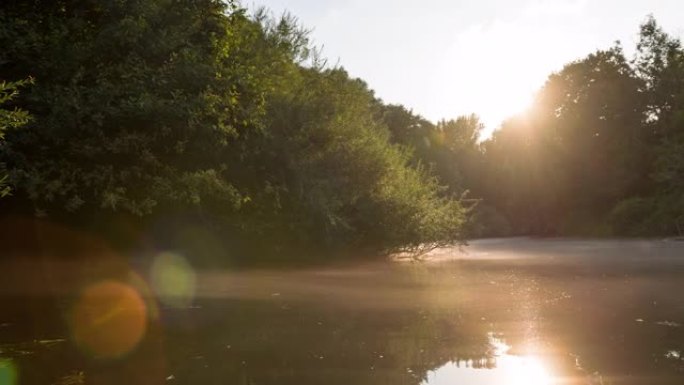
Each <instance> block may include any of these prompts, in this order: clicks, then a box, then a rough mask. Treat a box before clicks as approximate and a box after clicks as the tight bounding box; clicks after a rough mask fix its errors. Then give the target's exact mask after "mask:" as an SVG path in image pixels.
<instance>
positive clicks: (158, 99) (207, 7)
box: [0, 0, 684, 260]
mask: <svg viewBox="0 0 684 385" xmlns="http://www.w3.org/2000/svg"><path fill="white" fill-rule="evenodd" d="M0 43H1V45H2V47H3V50H2V51H1V52H0V79H8V80H9V79H31V81H30V83H32V84H30V85H28V84H24V83H22V82H20V83H2V86H1V87H0V103H3V106H4V107H3V108H4V109H1V110H0V130H1V131H0V132H5V131H6V136H5V139H6V140H5V142H3V144H2V146H1V147H0V163H1V164H2V165H3V166H2V167H3V168H2V170H3V171H2V175H0V177H1V178H3V179H2V181H5V180H7V181H9V183H11V185H12V186H13V189H14V194H13V196H12V197H10V198H6V199H4V200H3V201H2V203H1V204H2V206H1V207H0V210H1V211H2V212H3V213H4V215H7V214H13V215H19V216H38V217H47V218H48V219H49V220H50V221H57V222H65V223H69V224H71V225H74V226H77V227H81V228H85V229H88V230H90V231H95V232H98V233H99V235H101V236H104V237H106V238H110V239H112V240H117V239H118V238H117V237H118V235H120V234H119V233H120V232H121V231H120V230H121V227H125V228H126V231H127V232H129V233H130V232H135V233H137V234H138V235H142V236H144V237H148V238H152V239H153V240H154V242H158V243H166V244H171V245H173V246H175V247H179V248H186V249H188V248H189V249H192V248H193V247H194V248H195V249H197V248H200V249H203V248H206V247H208V246H207V245H211V248H210V249H211V253H210V254H213V255H214V256H213V257H212V258H223V259H243V260H244V259H252V258H255V257H257V256H268V257H281V258H290V257H291V256H292V255H293V253H297V254H298V255H313V254H319V255H324V254H330V253H338V252H352V251H353V252H355V253H359V251H367V252H368V253H376V252H379V251H385V252H387V251H396V250H414V251H415V250H424V249H426V248H431V247H435V246H439V245H444V244H452V243H456V242H459V241H460V240H462V239H463V237H464V236H465V233H464V232H465V231H467V232H468V235H470V236H497V235H510V234H543V235H550V234H592V235H610V234H626V235H650V234H676V233H680V234H681V233H682V231H684V48H683V47H682V45H681V42H680V41H679V40H678V39H676V38H673V37H671V36H669V35H667V34H666V33H665V32H663V31H662V30H661V29H660V27H658V25H657V24H656V22H655V20H653V19H652V18H649V19H647V20H646V22H645V23H644V24H643V25H642V26H641V30H640V40H639V42H638V45H637V50H636V52H637V53H636V55H635V57H634V58H633V59H632V60H629V59H627V58H626V57H625V54H624V53H623V50H622V48H621V46H620V45H619V44H616V45H615V46H614V47H612V48H609V49H607V50H601V51H597V52H595V53H593V54H590V55H588V56H587V57H585V58H583V59H581V60H577V61H575V62H572V63H569V64H568V65H566V66H565V67H564V68H563V69H562V70H560V71H559V72H557V73H554V74H552V75H551V76H550V77H549V78H548V80H547V82H546V84H545V85H544V86H543V88H542V89H541V90H540V91H539V93H538V95H537V97H536V100H535V101H534V104H533V106H532V107H531V108H530V110H529V111H528V112H527V113H525V114H522V115H520V116H516V117H513V118H511V119H509V120H507V121H506V122H504V123H503V124H502V126H501V128H500V129H499V130H498V131H496V132H495V133H494V135H493V136H492V137H491V138H489V139H487V140H485V141H483V142H481V141H480V138H479V135H480V132H481V130H482V128H483V125H482V124H481V123H480V121H479V120H478V117H477V116H475V115H470V116H462V117H458V118H456V119H451V120H443V121H439V122H437V123H432V122H430V121H428V120H426V119H424V118H422V117H420V116H419V115H417V114H414V113H413V112H412V111H410V110H408V109H406V108H404V107H403V106H400V105H386V104H384V103H383V102H382V101H381V100H379V99H377V98H376V97H375V96H374V94H373V92H372V91H371V90H370V89H369V88H368V86H367V85H366V84H365V83H364V82H363V81H361V80H359V79H354V78H351V77H350V76H349V75H348V74H347V73H346V72H345V71H344V69H342V68H338V67H329V66H327V65H326V63H325V61H324V60H322V59H321V57H320V53H319V52H318V51H317V50H316V49H315V48H313V47H312V46H311V45H310V42H309V39H308V34H307V31H306V30H304V29H302V28H301V27H300V26H299V25H298V24H297V21H296V19H294V18H293V17H291V16H289V15H285V16H283V17H281V18H279V19H275V18H272V17H270V16H269V14H268V13H267V12H265V11H257V12H255V13H254V14H253V15H252V16H250V15H248V13H247V11H246V10H245V9H243V8H241V7H240V6H239V5H238V4H236V3H233V2H228V3H226V2H223V1H218V0H199V1H197V0H193V1H190V0H125V1H123V0H122V1H116V2H98V1H69V0H59V1H44V0H33V1H13V0H7V1H3V2H2V4H1V5H0ZM33 79H35V82H33ZM22 86H23V89H22V92H21V93H17V88H18V87H22ZM29 114H30V119H29ZM20 125H23V127H22V128H21V129H16V128H17V127H19V126H20ZM0 188H2V190H1V191H2V192H3V193H6V191H7V190H6V187H0ZM117 228H118V230H117ZM117 232H118V233H117ZM188 234H190V235H188ZM189 239H190V240H191V241H187V240H189ZM205 241H206V242H205ZM198 245H199V246H198ZM196 251H197V250H195V251H193V250H188V252H190V253H193V252H196ZM205 251H206V250H205ZM199 254H202V253H199ZM204 254H207V253H206V252H205V253H204Z"/></svg>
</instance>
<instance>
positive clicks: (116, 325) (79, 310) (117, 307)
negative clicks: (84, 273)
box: [71, 281, 147, 358]
mask: <svg viewBox="0 0 684 385" xmlns="http://www.w3.org/2000/svg"><path fill="white" fill-rule="evenodd" d="M71 327H72V333H73V336H74V339H75V341H76V343H77V345H78V346H79V347H80V348H82V349H84V350H85V351H87V352H88V353H91V354H93V355H94V356H95V357H98V358H116V357H120V356H122V355H124V354H126V353H128V352H130V351H132V350H133V349H134V348H135V347H136V346H137V345H138V343H139V342H140V340H141V339H142V337H143V336H144V335H145V331H146V329H147V309H146V306H145V301H143V299H142V298H141V297H140V294H138V292H137V291H136V290H135V289H133V288H132V287H130V286H128V285H126V284H124V283H121V282H117V281H104V282H100V283H97V284H95V285H93V286H90V287H88V288H87V289H86V290H85V291H83V293H82V294H81V297H80V298H79V299H78V301H77V302H76V304H75V306H74V308H73V311H72V319H71Z"/></svg>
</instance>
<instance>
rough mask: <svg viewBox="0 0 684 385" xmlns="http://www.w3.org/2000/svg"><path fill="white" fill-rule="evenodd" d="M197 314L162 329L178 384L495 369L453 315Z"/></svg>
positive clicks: (346, 379) (219, 309) (238, 310)
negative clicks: (453, 365)
mask: <svg viewBox="0 0 684 385" xmlns="http://www.w3.org/2000/svg"><path fill="white" fill-rule="evenodd" d="M202 313H203V315H202V316H201V317H199V318H197V319H196V322H188V320H187V319H183V320H181V319H172V320H169V324H168V325H167V330H168V333H169V335H170V336H169V341H170V342H171V341H173V344H172V345H171V344H169V346H172V347H171V349H172V351H169V352H168V354H169V359H170V361H171V362H170V363H169V364H170V365H169V366H170V367H171V368H174V370H175V373H174V377H175V378H176V379H177V380H178V381H180V382H182V383H213V382H217V383H218V382H221V383H222V382H223V381H227V380H235V381H237V380H239V381H242V382H238V383H245V384H308V383H310V384H322V383H325V384H419V383H421V382H422V381H423V380H425V378H426V375H427V372H428V371H429V370H433V369H435V368H438V367H440V366H442V365H444V364H446V363H448V362H458V363H459V364H461V365H467V366H472V367H492V366H493V364H494V363H493V360H491V359H487V358H486V354H487V352H488V351H489V350H490V346H489V341H488V338H487V333H486V330H484V329H479V327H477V326H473V325H478V323H477V322H467V323H466V322H464V320H463V319H462V318H459V317H457V316H455V315H454V316H453V317H449V314H443V313H442V314H440V315H439V316H435V315H434V314H431V313H430V312H427V311H419V312H408V311H405V310H401V311H400V310H391V311H377V310H367V309H365V310H359V309H339V308H336V309H333V308H332V307H330V308H317V309H311V308H304V307H302V306H291V307H290V306H287V305H284V304H280V305H279V306H274V305H273V304H265V303H254V302H251V303H240V304H235V303H231V304H226V303H225V302H215V303H213V304H207V305H206V306H205V307H204V308H203V309H202ZM179 315H180V314H179ZM205 365H206V367H205Z"/></svg>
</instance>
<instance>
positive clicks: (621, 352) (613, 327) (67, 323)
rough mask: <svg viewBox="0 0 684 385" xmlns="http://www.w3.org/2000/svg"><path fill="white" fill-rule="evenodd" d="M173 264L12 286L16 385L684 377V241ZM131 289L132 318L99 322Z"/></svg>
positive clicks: (1, 361)
mask: <svg viewBox="0 0 684 385" xmlns="http://www.w3.org/2000/svg"><path fill="white" fill-rule="evenodd" d="M160 258H161V259H159V260H158V261H156V262H155V263H153V264H150V265H146V266H137V267H136V268H134V269H132V270H131V271H129V272H127V273H126V274H127V275H125V276H124V275H122V277H126V278H122V279H120V280H119V281H121V282H124V283H123V284H119V286H116V285H117V284H116V283H115V281H114V280H112V279H104V278H103V280H102V282H105V283H104V284H99V286H98V284H97V283H93V284H92V285H91V286H90V289H89V288H87V285H86V286H84V285H83V284H82V282H79V284H78V285H74V287H76V286H78V287H85V288H84V289H82V292H81V293H80V294H78V293H71V292H68V291H66V292H64V293H62V294H61V295H60V296H59V298H57V300H55V299H54V298H46V296H44V295H42V296H41V295H37V294H36V293H35V292H32V293H27V292H23V291H15V292H7V291H6V292H5V293H4V294H3V295H2V299H1V301H2V302H1V303H0V304H1V305H2V307H3V308H5V309H11V311H4V312H0V384H2V385H5V384H9V385H13V384H14V383H19V384H51V383H54V384H57V383H59V384H79V383H88V384H91V383H93V384H161V383H164V384H244V385H247V384H254V385H261V384H263V385H271V384H273V385H275V384H292V385H295V384H296V385H308V384H325V385H335V384H340V385H342V384H344V385H348V384H355V385H362V384H405V385H447V384H449V385H452V384H465V385H493V384H497V385H513V384H520V385H522V384H526V385H551V384H683V383H684V329H683V326H682V324H684V242H678V241H664V240H581V239H576V240H574V239H570V240H569V239H527V238H516V239H494V240H481V241H473V242H471V243H470V245H469V246H466V247H462V248H451V249H440V250H436V251H434V252H433V253H431V254H430V255H428V256H427V257H426V258H425V260H423V261H420V262H417V261H400V262H397V261H384V262H377V261H376V262H369V263H358V262H357V263H354V264H348V265H337V266H334V267H332V266H327V267H316V268H305V269H301V268H300V269H286V270H282V269H281V270H263V269H262V270H243V271H220V270H219V271H217V270H211V271H205V270H201V269H195V268H193V267H192V264H191V263H189V262H187V260H186V259H184V258H183V256H180V255H173V254H169V253H167V254H165V255H164V256H162V257H160ZM124 270H125V269H123V270H122V271H124ZM132 271H135V273H132ZM122 274H123V273H122ZM91 277H92V274H91ZM92 281H93V282H95V281H96V280H92ZM107 282H108V283H107ZM36 285H37V284H36ZM36 285H32V286H31V287H34V286H36ZM107 285H109V286H107ZM38 286H39V285H38ZM124 286H128V287H132V288H133V289H131V290H129V291H130V292H129V291H126V290H127V289H125V288H123V287H124ZM88 290H91V291H90V292H89V291H88ZM117 290H119V291H120V292H121V293H123V294H116V295H114V294H112V295H113V297H112V298H114V299H115V300H116V301H114V300H112V301H114V302H116V305H112V306H114V307H117V309H124V310H121V311H120V312H119V313H118V314H119V315H117V314H116V313H115V314H110V313H111V312H110V313H107V314H105V315H99V314H97V307H98V306H105V305H102V304H103V303H109V304H111V303H114V302H111V301H110V302H107V301H109V300H103V299H102V298H109V297H107V295H105V296H104V297H103V296H102V295H100V294H101V293H103V292H104V293H114V292H115V293H119V292H117ZM39 291H40V290H38V289H36V292H39ZM84 293H85V294H84ZM97 293H100V294H97ZM136 293H138V294H136ZM98 295H100V296H98ZM93 298H94V300H93ZM127 298H134V299H131V300H130V301H129V302H130V303H131V305H130V306H129V305H126V303H124V302H126V301H128V299H127ZM135 298H137V299H135ZM88 301H91V302H88ZM93 301H94V302H93ZM117 301H118V302H117ZM122 301H123V302H122ZM122 303H124V304H123V305H122ZM107 306H109V305H107ZM107 306H105V307H107ZM43 307H44V308H43ZM110 307H111V306H110ZM108 309H109V308H108ZM126 309H128V310H126ZM131 309H133V310H131ZM135 309H144V311H142V313H140V314H138V313H136V311H135ZM40 314H45V316H44V317H43V316H40ZM51 314H52V315H51ZM93 314H94V315H93ZM117 317H118V318H117ZM136 317H138V318H140V317H142V318H140V319H138V318H136ZM83 320H85V321H83ZM93 320H95V321H93ZM117 320H122V321H121V322H119V321H117ZM117 322H118V323H117ZM84 325H85V326H84ZM93 325H95V326H93ZM98 325H99V327H97V326H98ZM93 328H94V329H93ZM99 331H104V332H105V333H104V334H102V335H100V334H97V333H99ZM3 376H4V377H3ZM3 381H5V382H3ZM69 381H71V382H69Z"/></svg>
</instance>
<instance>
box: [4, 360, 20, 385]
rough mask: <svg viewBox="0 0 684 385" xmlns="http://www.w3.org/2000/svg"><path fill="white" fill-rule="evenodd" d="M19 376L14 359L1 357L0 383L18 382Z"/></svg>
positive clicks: (13, 384) (11, 383) (11, 384)
mask: <svg viewBox="0 0 684 385" xmlns="http://www.w3.org/2000/svg"><path fill="white" fill-rule="evenodd" d="M17 378H18V376H17V369H16V368H15V367H14V364H13V363H12V360H6V359H0V385H15V384H18V383H19V382H18V381H17Z"/></svg>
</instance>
